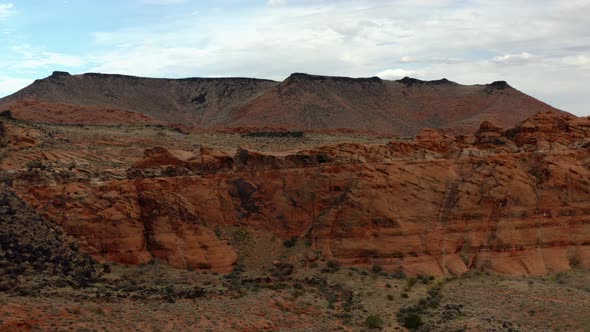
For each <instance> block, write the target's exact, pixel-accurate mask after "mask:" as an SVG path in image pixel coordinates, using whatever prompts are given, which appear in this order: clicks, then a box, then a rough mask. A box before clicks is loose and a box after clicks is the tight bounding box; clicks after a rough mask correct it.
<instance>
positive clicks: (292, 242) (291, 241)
mask: <svg viewBox="0 0 590 332" xmlns="http://www.w3.org/2000/svg"><path fill="white" fill-rule="evenodd" d="M296 244H297V237H296V236H293V237H292V238H290V239H287V240H285V241H283V245H284V246H285V248H292V247H294V246H295V245H296Z"/></svg>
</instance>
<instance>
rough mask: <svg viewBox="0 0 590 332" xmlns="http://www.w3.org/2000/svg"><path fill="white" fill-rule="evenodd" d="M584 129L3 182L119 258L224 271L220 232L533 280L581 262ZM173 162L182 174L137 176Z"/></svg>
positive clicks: (589, 172)
mask: <svg viewBox="0 0 590 332" xmlns="http://www.w3.org/2000/svg"><path fill="white" fill-rule="evenodd" d="M589 126H590V119H587V118H575V117H563V116H562V115H559V114H555V113H553V114H549V113H547V114H540V115H538V116H535V117H533V118H531V119H529V120H527V121H525V122H523V123H522V124H521V125H520V126H518V127H516V128H514V129H512V130H508V131H504V130H502V129H501V128H497V127H495V126H493V125H492V124H490V123H486V124H484V125H482V126H481V129H480V131H479V132H478V133H477V135H476V136H475V137H474V138H468V137H453V136H450V135H447V134H443V133H440V132H437V131H424V132H423V133H422V134H421V135H419V136H418V138H417V139H416V140H415V141H413V142H403V141H392V142H391V143H389V144H386V145H361V144H352V143H351V144H343V145H336V146H326V147H322V148H316V149H313V150H307V151H299V152H297V153H295V154H290V155H286V156H285V155H283V156H279V155H265V154H261V153H256V152H253V151H248V150H245V149H239V150H238V151H237V153H236V155H235V156H233V157H231V156H227V155H225V154H223V153H216V152H214V151H211V150H209V149H201V150H200V151H199V153H196V154H193V153H189V152H186V153H184V154H181V153H179V152H174V153H173V152H171V151H168V150H166V149H163V148H158V149H150V150H149V151H147V153H146V154H145V158H144V160H143V161H140V162H138V163H136V164H134V166H133V167H132V169H130V170H129V172H128V174H131V173H133V174H134V176H133V177H132V178H131V179H127V180H111V181H105V182H81V183H78V182H76V183H72V182H69V183H60V182H53V181H49V180H48V181H46V183H45V184H42V185H37V186H31V185H29V184H28V183H27V182H26V181H24V180H21V181H20V182H17V183H16V184H15V187H16V188H17V190H18V191H19V193H20V195H21V196H22V197H23V198H24V199H25V200H26V201H28V202H29V204H31V205H32V206H34V207H35V208H36V209H37V210H38V211H40V212H42V213H43V214H45V215H46V216H48V217H49V218H50V219H52V220H54V221H55V222H56V223H58V224H60V225H62V227H63V228H64V229H65V230H66V231H67V232H68V233H70V234H71V235H74V236H77V237H79V238H80V239H82V240H83V247H84V249H85V250H86V251H87V252H88V253H90V254H92V255H93V256H95V257H99V258H100V257H102V258H103V259H111V260H115V261H119V262H125V263H140V262H145V261H147V260H149V259H151V258H153V257H157V258H160V259H162V260H164V261H167V262H169V263H170V264H171V265H173V266H177V267H196V268H212V269H215V270H219V271H228V270H230V269H231V267H232V265H233V264H234V263H235V262H236V259H237V257H236V252H235V251H234V249H233V248H232V247H231V246H230V245H229V244H228V242H227V241H225V240H223V239H218V238H217V236H216V235H215V232H214V229H215V227H216V226H218V225H219V226H239V227H245V228H253V229H257V230H260V231H267V232H270V233H273V234H275V235H276V236H278V237H280V238H284V239H286V238H289V237H292V236H297V237H302V238H307V239H310V240H311V241H312V245H313V247H314V248H315V249H318V250H321V251H322V252H323V254H324V255H326V256H328V257H333V258H335V259H337V260H340V261H341V262H343V263H346V264H350V265H364V264H379V265H382V266H383V267H384V268H386V269H388V270H390V271H394V270H401V271H404V272H406V273H409V274H418V273H421V274H437V275H440V274H459V273H463V272H465V271H467V270H468V269H472V268H478V269H486V270H490V271H493V272H497V273H502V274H543V273H547V272H551V271H561V270H567V269H569V268H571V267H572V266H580V267H585V268H590V146H589V145H588V144H585V143H584V142H587V140H588V138H590V132H589V131H588V128H590V127H589ZM530 128H533V129H530ZM530 137H534V138H535V139H536V142H539V141H541V140H543V141H546V142H549V144H548V145H543V146H541V145H539V144H536V145H533V144H531V143H528V142H530ZM171 166H173V167H175V168H182V169H184V171H183V172H182V176H179V175H177V174H172V175H168V176H167V175H166V173H165V172H164V173H162V172H160V173H158V172H152V173H150V174H151V175H150V176H155V177H150V176H148V175H147V173H146V172H147V171H146V169H148V168H149V169H152V170H153V169H154V168H158V167H161V168H168V167H171ZM153 174H157V175H153Z"/></svg>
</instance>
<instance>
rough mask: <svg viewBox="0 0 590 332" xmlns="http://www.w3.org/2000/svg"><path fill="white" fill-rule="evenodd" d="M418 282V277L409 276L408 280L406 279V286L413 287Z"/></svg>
mask: <svg viewBox="0 0 590 332" xmlns="http://www.w3.org/2000/svg"><path fill="white" fill-rule="evenodd" d="M416 282H418V279H416V278H415V277H410V278H408V280H406V288H407V289H412V287H414V285H415V284H416Z"/></svg>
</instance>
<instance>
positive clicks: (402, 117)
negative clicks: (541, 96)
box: [0, 72, 559, 136]
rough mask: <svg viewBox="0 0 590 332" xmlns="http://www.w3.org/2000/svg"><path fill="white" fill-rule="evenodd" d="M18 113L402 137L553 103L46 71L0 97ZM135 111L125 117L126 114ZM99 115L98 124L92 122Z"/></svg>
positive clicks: (501, 93) (382, 88) (498, 90)
mask: <svg viewBox="0 0 590 332" xmlns="http://www.w3.org/2000/svg"><path fill="white" fill-rule="evenodd" d="M0 108H1V109H6V110H11V111H12V113H13V116H14V117H16V118H22V119H27V120H31V121H35V120H37V121H40V122H55V123H90V124H93V123H101V124H105V123H122V122H123V123H126V122H129V121H131V122H133V121H135V120H127V121H126V120H124V119H128V118H129V117H130V116H131V117H133V118H137V121H138V122H139V123H160V124H164V123H167V124H180V125H183V126H186V127H192V128H194V129H197V130H199V129H200V130H228V129H229V130H244V129H245V130H262V129H263V128H280V129H282V130H293V131H294V130H302V131H316V132H357V133H371V134H382V135H383V134H385V135H400V136H408V135H415V134H417V133H418V132H419V131H420V129H422V128H425V127H431V128H445V129H449V130H450V131H452V132H454V133H469V132H474V131H475V130H476V129H477V128H478V126H479V124H480V123H481V122H483V121H493V122H494V123H496V124H497V125H500V126H503V127H510V126H514V125H516V124H517V123H518V122H520V121H522V120H524V119H526V118H527V117H529V116H531V115H533V114H535V113H537V112H544V111H556V112H559V111H558V110H557V109H555V108H553V107H551V106H549V105H547V104H545V103H543V102H541V101H539V100H537V99H535V98H533V97H531V96H528V95H526V94H524V93H522V92H520V91H518V90H516V89H514V88H512V87H511V86H510V85H508V83H506V82H503V81H498V82H493V83H490V84H485V85H461V84H458V83H455V82H452V81H449V80H446V79H441V80H434V81H422V80H418V79H414V78H408V77H406V78H403V79H401V80H397V81H387V80H382V79H380V78H378V77H371V78H348V77H333V76H318V75H308V74H301V73H295V74H292V75H291V76H289V77H288V78H287V79H286V80H284V81H283V82H275V81H270V80H261V79H253V78H187V79H154V78H141V77H134V76H125V75H109V74H94V73H89V74H82V75H70V74H69V73H65V72H54V73H53V74H52V75H51V76H49V77H47V78H45V79H42V80H37V81H35V82H34V83H33V84H31V85H30V86H28V87H26V88H24V89H22V90H20V91H18V92H17V93H15V94H13V95H11V96H8V97H5V98H3V99H0ZM131 113H133V115H132V114H131ZM99 119H100V120H99Z"/></svg>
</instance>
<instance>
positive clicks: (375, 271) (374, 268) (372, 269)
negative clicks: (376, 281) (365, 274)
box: [371, 264, 383, 273]
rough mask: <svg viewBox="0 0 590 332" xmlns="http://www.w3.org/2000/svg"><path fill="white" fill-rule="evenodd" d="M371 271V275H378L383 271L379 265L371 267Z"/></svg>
mask: <svg viewBox="0 0 590 332" xmlns="http://www.w3.org/2000/svg"><path fill="white" fill-rule="evenodd" d="M371 271H372V272H373V273H379V272H381V271H383V268H382V267H381V265H377V264H375V265H373V266H372V267H371Z"/></svg>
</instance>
